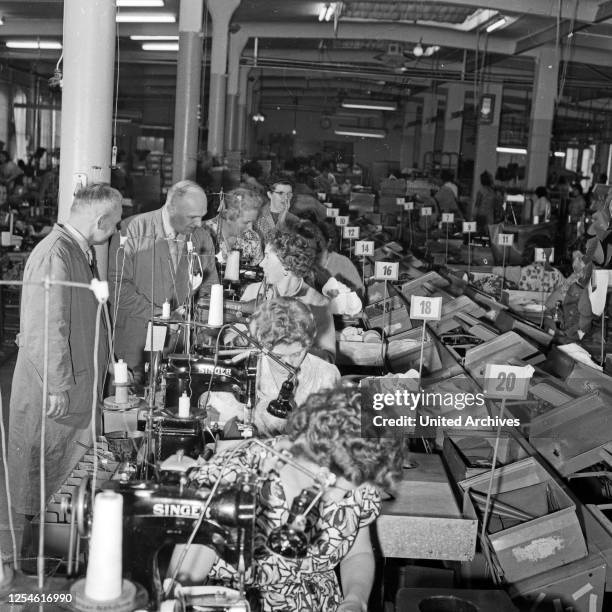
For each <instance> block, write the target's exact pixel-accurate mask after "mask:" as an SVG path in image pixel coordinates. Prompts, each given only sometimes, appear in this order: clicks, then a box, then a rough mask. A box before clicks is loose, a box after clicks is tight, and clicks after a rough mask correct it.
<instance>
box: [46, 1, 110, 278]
mask: <svg viewBox="0 0 612 612" xmlns="http://www.w3.org/2000/svg"><path fill="white" fill-rule="evenodd" d="M115 11H116V8H115V0H88V2H83V1H82V0H64V25H63V47H64V61H63V71H64V74H63V87H62V127H61V146H62V163H61V165H60V176H59V199H58V221H60V222H62V221H66V220H67V219H68V216H69V214H70V207H71V206H72V200H73V197H74V193H75V191H76V190H77V188H78V187H79V186H80V185H81V183H84V184H87V183H99V182H105V183H109V182H110V162H111V147H112V132H111V126H112V118H113V92H114V91H115V88H114V83H113V76H114V72H115V47H116V45H115V28H116V25H115ZM96 251H97V258H98V268H99V272H100V276H101V277H102V278H106V268H107V261H108V252H107V248H106V247H99V248H98V249H96Z"/></svg>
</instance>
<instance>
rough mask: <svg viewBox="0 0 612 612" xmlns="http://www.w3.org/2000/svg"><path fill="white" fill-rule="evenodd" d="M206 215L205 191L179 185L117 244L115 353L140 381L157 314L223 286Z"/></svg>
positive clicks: (113, 258) (112, 277) (113, 253)
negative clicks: (150, 328)
mask: <svg viewBox="0 0 612 612" xmlns="http://www.w3.org/2000/svg"><path fill="white" fill-rule="evenodd" d="M206 212H207V201H206V194H205V193H204V190H203V189H202V188H201V187H200V186H199V185H198V184H197V183H194V182H193V181H187V180H185V181H179V182H178V183H176V184H175V185H173V186H172V187H171V188H170V190H169V191H168V197H167V198H166V203H165V204H164V206H163V207H162V208H160V209H159V210H154V211H152V212H147V213H144V214H141V215H136V216H134V217H131V218H130V219H126V220H125V221H124V223H123V224H122V229H121V235H122V236H123V237H124V239H123V245H121V244H120V239H119V237H118V236H115V237H114V238H113V240H112V241H111V249H110V254H109V273H108V278H109V285H110V297H111V301H112V302H113V303H112V312H113V314H114V315H115V353H116V355H117V357H120V358H122V359H124V360H125V361H126V362H127V364H128V366H129V367H130V368H131V369H132V370H133V372H134V374H135V379H136V380H137V381H141V380H143V376H144V363H145V356H144V352H143V351H144V347H145V344H146V335H147V323H148V321H149V320H150V317H151V311H152V310H153V313H154V314H155V315H156V316H157V315H160V314H161V312H162V306H163V303H164V302H165V301H166V300H167V301H168V302H170V306H171V310H173V311H174V310H176V309H177V308H180V307H184V306H186V305H187V303H188V302H189V300H191V298H192V296H193V295H194V293H196V291H197V292H198V293H199V295H200V296H201V295H207V294H209V293H210V285H212V284H214V283H217V282H218V276H217V269H216V265H215V262H216V260H215V250H214V245H213V241H212V238H211V236H210V234H209V233H208V230H207V229H206V228H204V227H203V226H202V218H203V217H204V215H206ZM188 247H189V248H188ZM190 250H191V252H190ZM152 274H153V277H154V281H153V284H152V282H151V281H152V278H151V276H152ZM198 275H199V278H198ZM192 277H194V278H195V280H194V278H192ZM200 281H201V285H200V286H199V287H197V286H196V285H197V283H198V282H200Z"/></svg>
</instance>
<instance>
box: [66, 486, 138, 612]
mask: <svg viewBox="0 0 612 612" xmlns="http://www.w3.org/2000/svg"><path fill="white" fill-rule="evenodd" d="M122 544H123V497H122V496H121V495H120V494H118V493H115V492H114V491H102V492H101V493H98V495H96V499H95V504H94V520H93V525H92V530H91V539H90V545H89V563H88V565H87V575H86V577H85V579H81V580H79V581H77V582H76V583H75V584H73V585H72V587H71V589H70V592H71V593H72V595H73V602H74V604H73V605H74V606H75V608H76V609H77V610H82V611H83V612H106V611H107V610H108V611H109V612H110V611H111V610H112V611H113V612H117V611H119V612H124V611H125V612H129V611H131V610H133V609H134V603H135V598H136V586H135V585H134V584H133V583H131V582H130V581H129V580H123V578H122V571H123V564H122V552H123V547H122Z"/></svg>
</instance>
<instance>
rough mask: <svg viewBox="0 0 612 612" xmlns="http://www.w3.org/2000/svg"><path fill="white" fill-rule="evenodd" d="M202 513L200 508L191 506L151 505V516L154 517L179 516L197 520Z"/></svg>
mask: <svg viewBox="0 0 612 612" xmlns="http://www.w3.org/2000/svg"><path fill="white" fill-rule="evenodd" d="M201 512H202V508H201V507H200V506H195V505H191V504H153V514H155V515H156V516H181V517H184V518H198V517H199V516H200V514H201Z"/></svg>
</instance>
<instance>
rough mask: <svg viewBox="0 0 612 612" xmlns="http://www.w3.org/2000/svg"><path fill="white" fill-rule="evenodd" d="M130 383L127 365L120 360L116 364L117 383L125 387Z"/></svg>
mask: <svg viewBox="0 0 612 612" xmlns="http://www.w3.org/2000/svg"><path fill="white" fill-rule="evenodd" d="M127 382H128V367H127V363H125V361H123V359H120V360H119V361H118V362H117V363H116V364H115V383H116V384H121V385H124V384H126V383H127Z"/></svg>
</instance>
